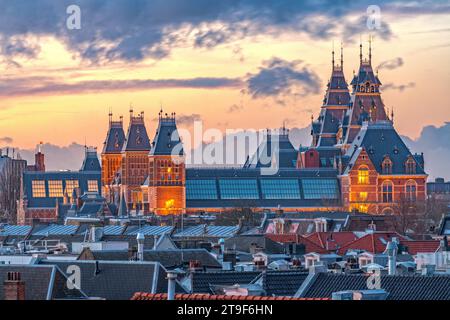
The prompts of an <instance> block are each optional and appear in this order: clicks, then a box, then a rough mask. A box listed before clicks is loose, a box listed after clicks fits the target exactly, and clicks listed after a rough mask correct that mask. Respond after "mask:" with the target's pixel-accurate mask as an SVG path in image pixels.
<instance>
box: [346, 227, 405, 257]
mask: <svg viewBox="0 0 450 320" xmlns="http://www.w3.org/2000/svg"><path fill="white" fill-rule="evenodd" d="M392 238H397V240H399V241H400V243H401V242H402V241H403V240H406V238H405V237H403V236H402V235H400V234H398V233H394V232H371V233H368V234H366V235H365V236H362V237H361V238H359V239H357V240H355V241H352V242H350V243H347V244H346V245H343V246H342V247H341V248H340V249H339V250H338V254H341V255H343V254H345V253H346V252H347V251H348V250H363V251H367V252H371V253H383V252H384V251H385V250H386V245H387V244H388V242H389V241H392Z"/></svg>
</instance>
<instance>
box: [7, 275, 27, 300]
mask: <svg viewBox="0 0 450 320" xmlns="http://www.w3.org/2000/svg"><path fill="white" fill-rule="evenodd" d="M6 279H7V280H5V282H4V283H3V290H4V299H5V300H25V282H24V281H22V280H21V275H20V272H14V271H11V272H8V274H7V278H6Z"/></svg>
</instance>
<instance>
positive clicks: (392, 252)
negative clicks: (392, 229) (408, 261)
mask: <svg viewBox="0 0 450 320" xmlns="http://www.w3.org/2000/svg"><path fill="white" fill-rule="evenodd" d="M397 249H398V247H397V238H395V237H393V238H392V241H389V242H388V244H387V246H386V250H385V253H386V254H387V255H388V274H389V275H390V276H395V271H396V268H397Z"/></svg>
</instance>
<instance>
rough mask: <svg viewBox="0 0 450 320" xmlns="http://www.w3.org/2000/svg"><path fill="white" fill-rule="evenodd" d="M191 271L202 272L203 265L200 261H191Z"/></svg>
mask: <svg viewBox="0 0 450 320" xmlns="http://www.w3.org/2000/svg"><path fill="white" fill-rule="evenodd" d="M189 270H190V271H192V272H195V271H200V270H202V264H201V262H200V261H199V260H191V261H189Z"/></svg>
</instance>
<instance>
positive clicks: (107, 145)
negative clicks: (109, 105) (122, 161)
mask: <svg viewBox="0 0 450 320" xmlns="http://www.w3.org/2000/svg"><path fill="white" fill-rule="evenodd" d="M124 142H125V132H124V131H123V123H122V121H111V122H110V123H109V130H108V133H107V135H106V140H105V142H104V143H103V151H102V153H105V154H108V153H113V154H114V153H116V154H117V153H120V152H121V151H122V148H123V144H124Z"/></svg>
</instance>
